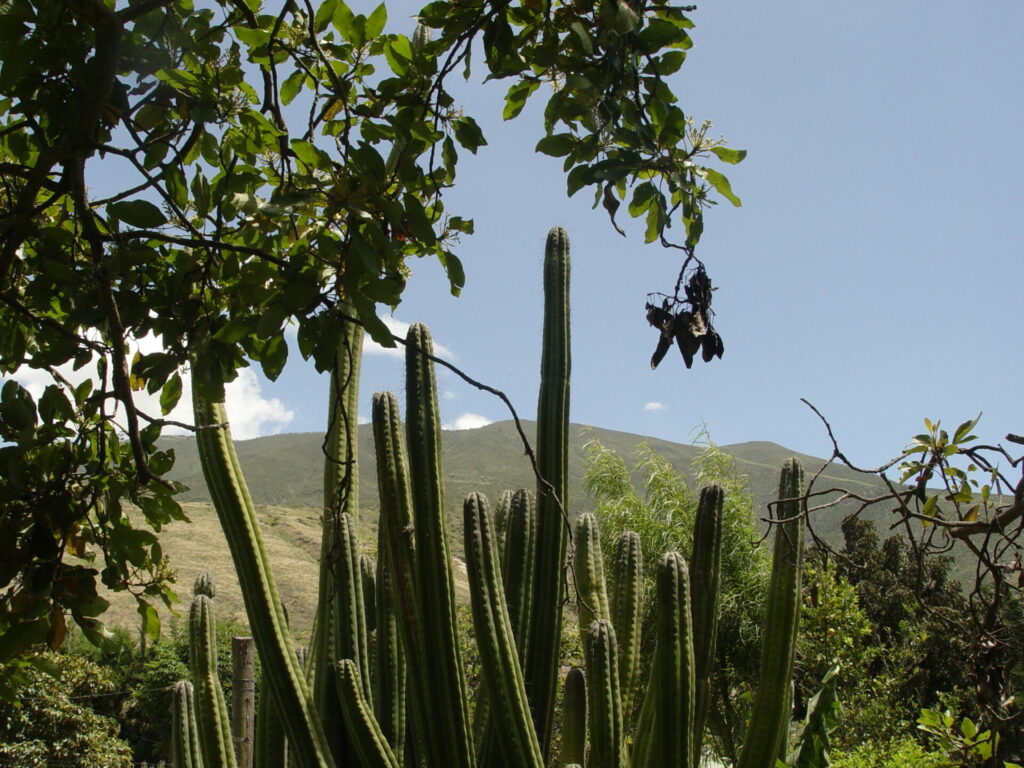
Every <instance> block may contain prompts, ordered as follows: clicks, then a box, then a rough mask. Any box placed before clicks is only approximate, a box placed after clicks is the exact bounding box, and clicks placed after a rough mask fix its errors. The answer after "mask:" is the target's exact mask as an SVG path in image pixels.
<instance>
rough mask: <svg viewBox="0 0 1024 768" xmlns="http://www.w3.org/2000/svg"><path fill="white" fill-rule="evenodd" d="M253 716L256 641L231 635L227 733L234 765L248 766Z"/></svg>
mask: <svg viewBox="0 0 1024 768" xmlns="http://www.w3.org/2000/svg"><path fill="white" fill-rule="evenodd" d="M255 718H256V643H255V642H254V641H253V639H252V638H251V637H232V638H231V735H232V737H233V740H234V742H235V759H236V760H238V768H252V748H253V739H254V736H255V733H254V728H253V725H254V721H255Z"/></svg>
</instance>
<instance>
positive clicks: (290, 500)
mask: <svg viewBox="0 0 1024 768" xmlns="http://www.w3.org/2000/svg"><path fill="white" fill-rule="evenodd" d="M524 427H525V429H526V431H527V434H528V436H529V438H530V439H531V441H532V440H533V437H534V429H535V425H534V424H533V423H532V422H526V423H525V424H524ZM571 434H572V440H571V443H570V459H569V467H570V482H571V487H570V493H569V511H570V514H572V515H573V516H575V515H577V514H579V513H580V512H581V511H584V510H586V509H589V508H590V506H591V502H590V499H589V498H588V496H587V494H586V491H585V489H584V487H583V472H584V445H585V443H586V442H587V441H588V440H591V439H595V438H596V439H598V440H600V442H601V443H602V444H603V445H605V446H606V447H608V448H611V449H613V450H615V451H616V452H617V453H619V455H621V456H623V457H624V458H625V459H626V460H627V462H629V463H632V461H633V459H634V458H635V451H636V447H637V446H638V445H639V444H641V443H643V442H646V443H648V444H649V445H650V446H651V447H652V448H654V449H655V450H657V451H658V452H659V453H660V454H662V455H663V456H664V457H665V458H666V459H668V460H669V461H670V462H672V464H673V466H674V467H675V468H676V470H677V471H679V472H680V473H682V474H683V475H689V474H690V465H691V462H692V460H693V458H694V457H695V456H696V454H697V450H698V449H697V448H695V447H693V446H689V445H681V444H678V443H670V442H667V441H664V440H656V439H652V438H644V437H643V436H640V435H635V434H629V433H625V432H614V431H611V430H605V429H596V428H593V429H592V428H588V427H584V426H581V425H573V428H572V430H571ZM359 438H360V440H359V448H360V499H361V506H362V512H361V515H360V521H359V524H360V540H361V541H362V542H363V547H364V548H365V549H366V551H368V552H369V551H372V550H373V547H374V543H375V540H376V520H377V482H376V473H375V469H374V461H373V454H372V438H371V433H370V427H369V426H368V425H364V426H362V427H360V436H359ZM322 440H323V435H321V434H313V433H306V434H288V435H274V436H271V437H263V438H257V439H255V440H244V441H240V442H239V443H238V444H237V448H238V454H239V458H240V460H241V463H242V467H243V470H244V472H245V476H246V479H247V482H248V484H249V487H250V490H251V492H252V495H253V499H254V501H255V503H256V504H257V507H258V511H259V514H260V519H261V522H262V525H263V534H264V537H265V539H266V545H267V549H268V551H269V552H270V555H271V557H272V559H273V562H274V563H275V574H276V577H277V579H278V587H279V590H280V593H281V597H282V599H283V600H284V602H285V604H286V606H287V607H288V609H289V612H290V615H291V620H292V626H293V627H294V628H295V630H296V632H297V634H298V635H299V636H300V637H302V636H305V635H306V634H307V633H308V631H309V627H310V625H311V622H312V617H313V607H314V606H313V603H314V599H315V594H316V585H317V564H316V561H317V556H318V551H319V541H320V530H319V504H320V494H321V482H322V481H321V472H322V466H323V459H322V453H321V444H322ZM167 446H168V447H172V448H174V450H175V454H176V457H177V462H176V465H175V469H174V472H172V473H171V476H172V477H173V478H174V479H176V480H180V481H181V482H183V483H185V484H186V485H187V486H189V491H188V492H187V493H186V494H184V495H183V496H182V500H183V501H184V502H186V504H185V507H186V511H187V513H188V515H189V517H190V518H191V520H192V522H191V523H190V524H182V523H175V524H173V525H170V526H168V527H167V528H166V529H165V530H164V532H163V533H161V543H162V545H163V548H164V551H165V552H166V553H167V555H168V556H169V558H170V560H171V564H172V567H174V568H175V570H176V571H177V573H178V583H179V590H178V591H179V595H180V597H181V599H182V603H181V605H180V606H179V612H180V613H181V615H182V616H183V617H184V616H185V615H186V614H187V605H188V601H189V599H190V598H191V585H192V581H193V580H194V578H195V576H196V575H197V574H198V573H199V571H201V570H203V569H208V570H210V571H211V572H212V573H213V574H214V578H215V580H216V582H217V584H218V599H217V603H218V613H219V615H220V616H222V617H224V618H228V617H230V618H235V619H238V620H239V621H243V620H244V617H245V611H244V607H243V603H242V598H241V594H240V592H239V589H238V580H237V578H236V577H235V574H234V570H233V568H232V566H231V558H230V554H229V552H228V549H227V543H226V542H225V540H224V536H223V533H222V532H221V530H220V526H219V525H218V523H217V517H216V514H215V513H214V511H213V509H212V508H211V507H210V506H209V496H208V494H207V492H206V487H205V483H204V482H203V479H202V475H201V471H200V468H199V462H198V457H197V455H196V451H195V444H194V442H193V441H192V440H191V439H190V438H169V439H167ZM442 450H443V452H444V469H445V475H446V489H447V504H448V509H449V520H450V530H451V537H452V540H451V544H452V547H453V550H454V551H455V552H456V553H457V554H461V552H462V533H461V529H462V525H461V520H462V515H461V500H462V498H463V497H464V496H465V495H466V494H467V493H468V492H469V491H472V490H480V491H483V492H484V493H486V494H487V495H488V497H489V498H491V499H494V498H496V496H497V495H498V494H499V493H500V492H501V491H502V490H504V489H506V488H518V487H524V486H525V487H533V486H534V481H533V475H532V471H531V468H530V463H529V460H528V458H527V457H526V456H525V455H524V453H523V449H522V446H521V444H520V442H519V439H518V437H517V435H516V433H515V428H514V425H513V424H512V422H499V423H495V424H491V425H489V426H486V427H483V428H480V429H474V430H465V431H453V432H445V433H444V434H443V447H442ZM724 450H725V451H726V452H727V453H729V454H731V455H733V456H734V457H735V458H736V462H737V466H738V468H739V470H740V471H741V472H742V473H744V474H746V475H747V476H748V477H749V480H750V486H751V490H752V492H753V494H754V499H755V508H756V513H757V514H758V516H759V517H763V516H764V515H765V514H766V511H765V510H766V508H765V505H766V504H767V503H768V502H769V501H771V500H773V499H774V498H775V494H776V486H777V483H778V472H779V468H780V467H781V465H782V462H783V461H784V460H785V459H786V458H788V457H789V456H791V455H792V452H791V451H789V450H787V449H785V448H783V447H782V446H780V445H776V444H775V443H768V442H750V443H741V444H737V445H731V446H725V447H724ZM801 458H802V459H803V461H804V465H805V468H806V470H807V471H808V472H814V471H816V470H817V469H818V468H819V467H820V466H821V465H822V460H821V459H817V458H814V457H811V456H801ZM641 480H642V478H639V477H638V478H635V481H636V482H637V484H638V486H639V485H640V483H641ZM821 483H822V487H829V486H832V485H837V486H843V487H846V488H856V489H858V490H860V491H864V492H877V491H878V490H879V487H878V485H877V484H873V483H871V482H869V481H866V480H865V479H864V478H863V477H861V476H858V475H856V474H854V473H852V472H850V471H849V470H847V469H845V468H843V467H839V466H834V465H833V466H829V467H828V468H827V471H826V472H825V473H824V474H823V479H822V480H821ZM843 514H844V512H842V511H830V512H828V513H827V514H821V515H818V516H817V518H816V520H815V530H816V531H818V533H819V534H820V535H823V536H824V537H825V538H826V539H828V540H829V541H832V542H839V541H840V537H839V533H838V526H839V522H840V521H841V519H842V515H843ZM457 566H458V564H457ZM459 567H460V566H459ZM164 618H165V620H168V621H171V622H173V621H174V619H173V617H171V616H169V615H166V614H165V617H164ZM111 620H112V621H113V622H114V623H118V624H123V625H132V624H134V621H135V614H134V604H133V603H132V601H131V600H130V599H129V600H124V599H120V598H118V599H116V600H115V601H114V614H113V616H112V617H111Z"/></svg>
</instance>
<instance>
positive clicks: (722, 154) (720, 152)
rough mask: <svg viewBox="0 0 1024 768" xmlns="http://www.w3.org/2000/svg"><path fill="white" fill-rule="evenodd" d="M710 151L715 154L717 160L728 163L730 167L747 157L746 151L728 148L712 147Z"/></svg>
mask: <svg viewBox="0 0 1024 768" xmlns="http://www.w3.org/2000/svg"><path fill="white" fill-rule="evenodd" d="M711 151H712V152H714V153H715V155H716V156H717V157H718V159H719V160H721V161H722V162H723V163H729V164H730V165H736V163H740V162H742V161H743V158H745V157H746V156H747V150H745V149H729V147H712V148H711Z"/></svg>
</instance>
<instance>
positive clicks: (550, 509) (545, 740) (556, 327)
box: [526, 227, 571, 757]
mask: <svg viewBox="0 0 1024 768" xmlns="http://www.w3.org/2000/svg"><path fill="white" fill-rule="evenodd" d="M570 367H571V366H570V346H569V237H568V235H567V234H566V232H565V230H564V229H562V228H560V227H555V228H553V229H551V230H550V231H549V232H548V237H547V244H546V246H545V253H544V331H543V345H542V353H541V382H540V396H539V398H538V403H537V463H538V468H539V470H540V474H541V476H542V477H543V478H544V480H545V481H546V482H547V483H549V484H550V488H549V487H547V486H545V485H541V486H540V487H539V488H538V509H537V515H538V521H539V530H538V537H537V569H536V573H535V575H534V586H533V595H534V598H533V618H532V619H531V622H530V642H529V654H528V656H527V663H526V689H527V691H529V695H530V705H531V708H532V710H533V713H534V723H535V724H536V726H537V735H538V736H539V737H540V743H541V750H542V751H543V753H544V755H545V757H547V756H548V755H549V754H550V748H551V734H552V725H553V720H554V707H555V689H556V685H557V678H558V661H559V659H558V655H559V647H560V646H559V642H560V638H561V632H562V602H563V596H564V594H565V593H564V583H563V569H564V567H565V556H566V548H567V546H568V534H567V532H566V530H565V520H563V518H562V510H564V509H567V508H568V504H569V501H568V493H567V491H568V485H569V483H568V475H569V470H568V467H569V454H568V451H569V448H568V446H569V440H568V433H569V376H570ZM551 489H553V490H554V493H555V494H557V499H556V498H555V497H554V496H552V493H551ZM559 502H560V503H561V506H560V505H559Z"/></svg>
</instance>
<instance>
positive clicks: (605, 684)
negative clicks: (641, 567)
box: [583, 619, 628, 768]
mask: <svg viewBox="0 0 1024 768" xmlns="http://www.w3.org/2000/svg"><path fill="white" fill-rule="evenodd" d="M583 656H584V660H585V663H586V667H587V715H588V720H589V726H590V759H589V760H588V761H587V766H588V768H624V766H626V765H627V764H628V761H627V759H626V753H625V740H624V738H623V727H622V707H621V701H622V700H621V698H620V695H619V660H618V652H617V650H616V644H615V630H614V629H613V628H612V625H611V622H609V621H608V620H606V619H598V620H597V621H595V622H594V623H593V624H591V625H590V629H589V630H587V634H586V640H585V642H584V645H583Z"/></svg>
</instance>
